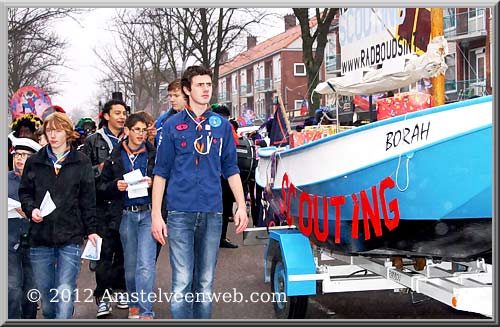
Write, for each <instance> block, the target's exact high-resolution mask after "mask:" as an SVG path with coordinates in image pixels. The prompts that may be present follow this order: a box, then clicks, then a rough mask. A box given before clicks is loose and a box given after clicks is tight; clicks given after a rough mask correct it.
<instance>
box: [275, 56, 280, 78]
mask: <svg viewBox="0 0 500 327" xmlns="http://www.w3.org/2000/svg"><path fill="white" fill-rule="evenodd" d="M273 78H274V80H275V81H279V80H281V59H280V57H279V56H276V57H274V58H273Z"/></svg>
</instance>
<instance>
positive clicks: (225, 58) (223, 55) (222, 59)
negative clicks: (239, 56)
mask: <svg viewBox="0 0 500 327" xmlns="http://www.w3.org/2000/svg"><path fill="white" fill-rule="evenodd" d="M228 59H229V54H228V53H227V51H222V53H221V54H220V59H219V63H220V64H223V63H225V62H227V61H228Z"/></svg>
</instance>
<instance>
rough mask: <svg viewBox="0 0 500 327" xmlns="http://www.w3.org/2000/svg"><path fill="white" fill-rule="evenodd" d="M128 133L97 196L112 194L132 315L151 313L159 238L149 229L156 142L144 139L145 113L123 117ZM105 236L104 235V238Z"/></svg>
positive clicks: (109, 164) (108, 165)
mask: <svg viewBox="0 0 500 327" xmlns="http://www.w3.org/2000/svg"><path fill="white" fill-rule="evenodd" d="M125 134H126V135H127V138H126V139H125V140H124V141H122V142H121V143H119V144H118V145H117V146H116V147H115V148H114V149H113V152H112V153H111V156H110V158H109V159H107V160H106V161H105V162H104V167H103V170H102V172H101V181H100V183H99V184H98V185H97V194H98V196H99V197H103V198H104V199H107V200H111V208H110V211H111V212H110V217H111V219H113V220H115V223H116V224H117V225H118V226H120V238H121V242H122V246H123V256H124V260H125V283H126V285H127V291H128V294H127V295H128V298H129V315H128V317H129V318H130V319H133V318H135V319H137V318H139V319H144V320H147V319H153V316H154V313H153V303H152V302H151V301H149V299H150V298H151V297H150V296H149V294H150V293H151V292H152V291H153V286H154V281H155V257H156V241H155V240H154V239H153V236H152V234H151V194H150V190H151V184H152V176H153V175H152V174H153V168H154V164H155V156H156V150H155V147H154V146H153V145H152V144H151V143H149V142H147V141H146V138H147V122H146V120H145V118H144V116H142V115H141V114H138V113H135V114H132V115H130V116H129V117H128V118H127V120H126V121H125ZM103 241H104V242H106V240H103Z"/></svg>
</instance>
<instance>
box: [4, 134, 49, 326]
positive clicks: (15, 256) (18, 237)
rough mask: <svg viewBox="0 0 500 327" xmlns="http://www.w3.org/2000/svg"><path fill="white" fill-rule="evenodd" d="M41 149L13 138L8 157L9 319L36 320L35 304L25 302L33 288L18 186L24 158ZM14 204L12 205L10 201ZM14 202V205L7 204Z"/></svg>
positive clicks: (26, 233)
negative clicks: (10, 161) (11, 160)
mask: <svg viewBox="0 0 500 327" xmlns="http://www.w3.org/2000/svg"><path fill="white" fill-rule="evenodd" d="M40 148H41V146H40V145H39V144H38V143H36V142H35V141H33V140H32V139H28V138H16V139H14V142H13V151H12V155H13V157H14V169H13V170H11V171H9V173H8V190H9V209H11V210H9V211H8V231H9V233H8V251H7V252H8V256H9V259H8V263H9V268H8V269H9V273H8V274H9V282H8V287H9V297H8V298H9V313H8V318H9V319H36V314H37V309H36V308H37V303H36V301H29V299H28V292H29V290H31V289H34V288H36V285H35V279H34V275H33V268H32V267H31V261H30V250H29V244H28V228H29V219H27V216H26V214H25V213H24V211H23V210H22V209H21V206H20V205H21V204H20V203H19V195H18V191H19V184H20V183H21V176H22V175H23V170H24V165H25V163H26V159H28V157H30V156H31V155H32V154H34V153H36V152H38V150H40ZM14 201H15V202H14ZM11 202H14V203H15V205H12V206H11V205H10V203H11Z"/></svg>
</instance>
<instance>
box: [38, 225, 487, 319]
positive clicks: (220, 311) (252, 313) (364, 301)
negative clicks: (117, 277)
mask: <svg viewBox="0 0 500 327" xmlns="http://www.w3.org/2000/svg"><path fill="white" fill-rule="evenodd" d="M228 237H229V238H230V239H231V241H233V242H234V243H236V244H238V245H239V248H237V249H225V248H223V249H220V252H219V260H218V263H217V271H216V278H215V285H214V292H215V293H218V292H220V293H223V292H225V293H226V295H225V296H226V298H225V300H224V298H221V299H220V300H219V301H218V302H215V303H214V304H213V314H212V318H213V319H243V320H256V319H259V320H260V319H275V314H274V309H273V304H272V303H270V302H268V301H269V294H270V290H271V287H270V284H266V283H264V272H263V271H264V251H265V245H243V237H242V235H236V234H234V225H233V224H231V225H230V226H229V229H228ZM170 281H171V271H170V264H169V262H168V247H167V246H165V247H164V248H163V249H162V251H161V254H160V257H159V260H158V263H157V270H156V287H155V290H158V289H161V292H166V293H169V292H170ZM94 287H95V276H94V273H93V272H91V271H90V270H89V265H88V261H87V260H82V266H81V272H80V276H79V279H78V299H77V301H78V302H77V303H76V304H75V315H74V319H95V314H96V305H95V302H94V301H93V297H92V296H91V294H92V293H91V292H92V290H93V289H94ZM255 292H257V293H255ZM237 294H238V295H237ZM232 299H235V300H237V301H239V302H236V301H233V300H232ZM257 299H260V300H258V301H256V302H255V303H254V302H253V301H252V300H257ZM153 310H154V312H155V319H171V316H170V310H169V304H168V303H167V301H166V299H165V297H164V296H163V297H162V302H160V300H158V301H157V302H155V303H154V305H153ZM127 314H128V311H127V310H126V309H125V310H124V309H118V308H117V307H116V306H115V305H113V311H112V314H111V315H110V316H108V317H107V319H126V318H127ZM39 317H40V318H41V314H40V312H39ZM306 318H307V319H333V320H335V319H342V320H343V319H348V320H350V319H354V320H356V319H417V320H419V321H420V320H422V319H487V318H485V317H483V316H481V315H479V314H474V313H468V312H463V311H457V310H454V309H453V308H451V307H449V306H447V305H445V304H442V303H440V302H438V301H435V300H432V299H430V298H428V297H425V296H423V295H421V294H414V295H413V298H412V295H411V294H410V293H406V294H402V293H398V292H394V291H392V290H389V291H369V292H351V293H332V294H325V295H316V296H313V297H309V304H308V310H307V314H306Z"/></svg>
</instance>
